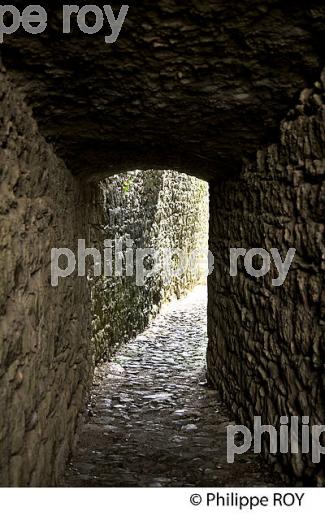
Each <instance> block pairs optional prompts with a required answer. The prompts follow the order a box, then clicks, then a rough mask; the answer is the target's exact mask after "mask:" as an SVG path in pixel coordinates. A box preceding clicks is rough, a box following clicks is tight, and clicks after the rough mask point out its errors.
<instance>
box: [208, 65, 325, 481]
mask: <svg viewBox="0 0 325 520" xmlns="http://www.w3.org/2000/svg"><path fill="white" fill-rule="evenodd" d="M324 84H325V71H324V72H323V74H322V82H321V83H320V82H318V83H316V84H315V86H314V88H313V89H311V90H307V89H306V90H304V91H303V93H302V94H301V98H300V103H299V105H298V106H297V107H296V109H294V110H292V111H291V112H290V113H289V115H288V117H287V119H286V120H285V121H283V122H282V124H281V129H280V139H281V142H280V143H279V144H278V145H272V146H269V147H267V148H264V149H262V150H260V151H259V152H258V154H257V158H256V160H255V161H253V162H252V163H251V164H248V165H247V166H246V167H245V168H244V169H243V171H242V173H241V175H240V176H239V177H237V178H234V179H233V180H229V181H225V182H223V183H216V184H215V185H211V192H210V200H211V205H210V222H211V225H210V250H211V251H212V252H213V254H214V256H215V271H214V273H213V275H212V276H210V278H209V338H210V339H209V349H208V371H209V377H210V379H211V380H212V381H213V382H214V384H215V385H216V386H217V387H218V388H219V389H220V390H221V393H222V397H223V399H224V400H225V401H226V403H227V404H228V407H229V409H230V410H231V412H232V414H233V416H234V417H235V418H236V420H237V421H240V424H247V425H249V426H251V425H252V421H253V416H262V421H263V424H271V425H275V426H279V418H280V416H281V415H283V416H292V415H298V416H303V415H307V416H310V417H311V423H312V424H325V422H324V421H325V416H324V413H325V377H324V354H325V352H324V348H325V341H324V324H325V315H324V311H325V292H324V267H325V266H324V259H325V249H324V223H325V219H324V215H325V211H324V209H325V205H324V202H325V200H324V199H325V186H324V173H325V162H324V157H325V126H324V114H325V111H324V104H323V103H324ZM232 247H238V248H239V247H242V248H246V249H250V248H264V249H266V250H268V251H269V250H270V248H272V247H274V248H278V249H279V251H280V253H281V256H282V258H285V256H286V254H287V252H288V249H289V248H296V250H297V253H296V257H295V260H294V263H293V265H292V267H291V269H290V272H289V275H288V277H287V279H286V281H285V283H284V285H283V286H282V287H273V286H272V285H271V278H273V276H272V274H274V273H271V274H270V275H267V276H266V277H265V278H259V279H256V278H252V277H250V276H249V275H248V274H247V273H246V271H245V270H244V268H243V265H240V267H239V273H238V277H237V278H232V277H230V274H229V256H230V251H229V250H230V248H232ZM279 462H280V463H281V464H282V466H284V467H285V471H286V472H288V473H289V475H291V476H293V477H294V478H296V479H298V481H299V480H303V481H304V482H315V481H317V482H318V483H321V482H324V467H323V466H322V467H320V466H315V465H313V464H311V463H310V457H309V456H307V455H303V456H301V455H292V456H291V457H289V456H286V455H284V456H282V458H281V459H279Z"/></svg>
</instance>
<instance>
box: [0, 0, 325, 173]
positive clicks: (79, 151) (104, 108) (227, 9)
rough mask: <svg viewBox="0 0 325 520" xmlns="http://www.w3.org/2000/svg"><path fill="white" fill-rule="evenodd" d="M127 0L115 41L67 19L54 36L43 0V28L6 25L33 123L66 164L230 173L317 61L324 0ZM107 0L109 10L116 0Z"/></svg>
mask: <svg viewBox="0 0 325 520" xmlns="http://www.w3.org/2000/svg"><path fill="white" fill-rule="evenodd" d="M84 3H85V2H82V3H80V4H81V5H83V4H84ZM93 3H95V4H97V5H103V4H104V3H107V2H93ZM128 3H129V5H130V9H129V13H128V15H127V18H126V22H125V24H124V26H123V29H122V31H121V34H120V36H119V38H118V40H117V42H116V43H114V44H111V45H110V44H105V42H104V36H105V35H106V34H109V32H107V31H108V25H107V26H106V27H105V29H104V30H103V32H102V33H99V34H97V35H92V36H87V35H83V34H82V33H81V32H80V31H79V30H78V28H77V26H76V24H73V25H74V27H76V30H74V32H73V34H71V35H63V34H62V17H61V11H62V2H53V1H52V2H50V3H46V2H40V4H41V5H43V6H44V7H47V11H48V15H49V26H48V29H47V30H46V31H45V32H44V34H42V35H38V36H32V35H28V34H26V33H24V32H21V33H17V34H16V35H12V36H7V37H5V43H4V44H3V45H2V46H1V51H2V57H3V62H4V65H5V66H6V67H7V68H8V69H9V70H12V72H13V75H14V77H15V79H16V82H17V85H18V86H19V88H22V89H23V90H24V91H25V93H26V98H27V101H28V102H29V103H30V104H31V106H32V107H33V110H34V114H35V117H36V119H37V121H38V122H39V125H40V128H41V131H42V133H43V134H44V136H45V137H46V138H47V139H48V140H49V141H51V142H52V143H53V144H54V146H55V148H56V149H57V151H58V153H59V155H60V156H61V157H63V158H64V159H65V160H66V162H67V164H68V165H69V167H70V168H71V170H72V171H73V173H75V174H80V175H88V176H93V175H108V174H111V173H116V172H117V171H121V170H125V169H135V168H138V169H148V168H171V169H178V170H182V171H186V172H188V173H191V174H194V175H198V176H201V177H204V178H206V179H211V178H218V176H219V177H222V176H224V175H231V174H233V173H234V172H236V171H237V170H238V168H239V165H240V162H241V159H242V158H243V157H247V156H249V155H250V154H251V153H253V152H254V151H255V150H256V148H257V147H258V146H260V145H261V144H263V143H266V142H270V141H272V140H274V139H275V138H276V129H277V127H278V124H279V121H280V120H281V118H282V117H283V116H284V115H285V114H286V112H287V110H288V109H289V108H290V107H291V106H292V105H293V103H294V100H295V96H297V95H298V93H299V91H300V90H301V89H302V88H303V87H304V86H305V85H308V84H310V83H311V82H312V81H314V80H315V79H316V78H317V74H318V73H319V70H320V67H321V66H322V47H323V45H324V27H325V5H324V2H323V1H321V2H315V1H306V2H299V1H295V2H292V1H285V2H284V1H283V2H278V1H263V2H261V1H260V0H259V1H248V0H246V1H245V0H242V1H240V2H239V1H238V0H236V1H232V0H230V1H229V0H227V1H226V0H224V1H219V0H209V1H205V0H197V1H196V0H195V1H194V0H192V1H189V2H180V1H179V0H177V1H173V0H159V1H156V2H147V1H141V2H133V3H132V2H128ZM19 4H20V5H22V6H23V7H25V6H26V5H27V4H26V2H24V3H23V2H15V5H16V6H17V7H18V6H19ZM111 5H112V6H113V7H114V6H116V7H117V12H118V9H119V7H120V6H121V3H115V4H112V3H111Z"/></svg>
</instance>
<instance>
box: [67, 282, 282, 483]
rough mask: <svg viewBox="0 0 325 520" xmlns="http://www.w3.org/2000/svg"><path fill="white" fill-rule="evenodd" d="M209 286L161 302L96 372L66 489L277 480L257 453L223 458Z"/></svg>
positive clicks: (226, 420)
mask: <svg viewBox="0 0 325 520" xmlns="http://www.w3.org/2000/svg"><path fill="white" fill-rule="evenodd" d="M206 301H207V295H206V288H205V287H198V288H196V289H195V290H194V291H193V292H192V293H191V294H190V295H188V296H187V297H186V298H184V299H182V300H178V301H174V302H172V303H171V304H170V305H168V306H166V307H165V308H164V309H163V311H162V313H161V314H160V316H158V318H157V319H156V320H155V321H153V323H152V324H151V326H150V327H149V328H148V329H147V330H146V331H145V332H144V333H143V334H141V335H139V336H137V338H136V339H134V340H132V341H130V342H129V343H128V344H127V345H126V346H125V347H124V348H123V349H122V350H121V351H119V352H118V353H117V354H116V355H115V356H114V358H113V360H112V361H111V362H110V363H105V364H103V365H100V366H99V367H98V368H97V369H96V376H95V382H94V387H93V393H92V398H91V403H90V406H89V409H88V417H87V420H86V423H85V424H84V425H83V427H82V429H81V435H80V440H79V444H78V448H77V451H76V454H75V458H74V459H73V461H72V463H71V464H69V465H68V469H67V472H66V477H65V482H64V485H65V486H78V487H79V486H87V487H89V486H96V487H97V486H98V487H102V486H108V487H111V486H112V487H115V486H116V487H119V486H123V487H124V486H125V487H129V486H132V487H136V486H140V487H146V486H149V487H160V486H162V487H187V486H229V487H230V486H252V487H253V486H271V485H281V481H279V479H278V480H275V478H276V477H274V476H273V475H272V474H271V473H270V469H266V468H265V466H264V464H263V463H262V462H261V461H260V459H259V458H257V457H256V455H254V454H252V453H249V454H246V455H241V456H237V457H236V459H235V463H234V464H228V463H227V461H226V453H227V449H226V426H227V425H228V424H229V418H228V417H227V415H226V412H225V410H224V408H223V406H222V404H221V403H220V402H219V399H218V393H217V391H215V390H211V389H209V388H208V386H207V384H206V380H205V354H206V345H207V335H206Z"/></svg>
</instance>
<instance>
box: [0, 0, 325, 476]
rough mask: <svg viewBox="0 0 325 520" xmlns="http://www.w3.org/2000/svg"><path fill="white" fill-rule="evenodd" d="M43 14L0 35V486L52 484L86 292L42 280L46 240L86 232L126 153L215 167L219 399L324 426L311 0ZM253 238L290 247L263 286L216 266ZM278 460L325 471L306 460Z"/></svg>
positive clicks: (206, 169)
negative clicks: (70, 26) (101, 16)
mask: <svg viewBox="0 0 325 520" xmlns="http://www.w3.org/2000/svg"><path fill="white" fill-rule="evenodd" d="M49 11H50V13H51V22H50V26H49V31H47V32H46V33H44V35H42V36H40V37H39V38H33V39H30V38H29V37H25V36H24V35H23V34H19V35H15V36H14V37H12V39H8V40H7V41H6V43H5V45H4V46H3V47H2V48H1V54H2V61H3V66H2V69H1V85H0V92H1V95H0V100H1V114H0V117H1V129H0V138H1V152H0V176H1V177H0V178H1V216H0V218H1V251H2V254H1V271H2V273H3V277H2V281H1V300H0V312H1V314H0V322H1V340H2V345H3V348H2V353H1V356H2V359H1V378H2V395H3V399H1V416H2V417H4V418H5V419H4V420H3V421H2V423H1V425H0V428H1V430H0V432H1V439H2V440H3V441H2V444H1V462H2V463H1V479H0V480H1V483H2V484H3V485H23V484H26V485H38V484H39V483H40V482H42V483H48V484H55V483H56V482H57V479H58V476H59V475H60V473H61V472H62V468H63V466H64V463H65V461H66V459H67V456H68V454H69V452H70V450H71V448H72V445H73V439H74V432H75V427H76V421H77V416H78V413H79V411H80V409H81V408H82V406H83V403H84V401H85V397H86V392H87V388H88V384H89V381H90V379H91V373H92V355H91V351H90V349H89V326H90V314H89V310H88V307H87V305H84V302H88V301H89V290H88V288H87V285H86V283H84V282H83V281H82V280H81V279H78V278H76V279H74V280H73V283H72V282H71V280H70V281H69V280H67V281H66V282H65V283H64V284H63V285H62V287H61V288H60V290H59V291H57V292H55V293H53V291H52V288H51V287H50V285H49V274H48V273H49V270H48V268H49V258H50V251H51V247H57V244H58V242H60V243H62V242H64V244H65V245H66V246H67V247H71V248H73V247H74V246H73V244H74V243H75V242H76V239H77V238H78V236H80V233H81V234H82V235H83V236H88V233H89V228H88V222H89V221H90V220H91V217H90V215H92V217H93V215H94V208H93V205H94V203H96V187H95V186H94V185H89V184H87V182H89V181H90V180H95V179H99V178H102V177H103V176H104V177H105V176H107V175H111V174H113V173H115V172H117V171H121V170H126V169H130V168H139V169H147V168H157V167H161V165H162V164H163V165H164V166H165V167H168V168H170V169H177V170H180V171H186V172H188V173H189V174H193V175H198V176H200V177H202V178H204V179H206V180H208V181H209V182H210V186H211V203H210V220H211V226H210V247H211V250H212V252H213V253H214V255H215V258H216V270H215V274H214V276H213V277H211V279H210V282H209V283H210V288H209V337H210V346H209V372H210V377H211V380H213V381H214V382H215V384H216V385H218V387H219V388H220V389H221V391H222V393H223V398H224V400H225V402H226V403H227V404H228V407H229V409H230V410H231V411H232V413H233V414H234V415H235V416H236V417H238V419H239V420H240V421H242V422H244V423H245V424H251V422H252V417H253V416H254V415H261V416H262V418H263V420H264V421H265V422H270V423H274V422H276V421H277V420H278V418H279V416H280V415H298V416H301V415H308V416H310V417H311V418H312V421H313V422H316V423H318V424H324V401H323V395H324V392H323V388H324V380H323V375H322V367H323V343H324V328H323V326H324V315H323V311H324V304H323V298H324V295H323V292H322V289H321V282H322V278H323V271H322V269H323V264H322V262H323V252H324V245H323V231H324V221H323V189H324V188H323V177H324V107H323V100H324V81H325V79H324V72H323V73H321V67H322V65H323V53H322V46H321V45H320V43H321V42H322V39H323V37H324V7H323V6H322V2H318V1H313V2H311V3H310V2H309V3H308V7H305V6H304V3H302V5H299V6H297V5H296V3H294V2H287V3H286V6H285V7H284V6H280V5H279V4H278V2H276V1H270V2H267V4H266V5H264V4H263V6H260V3H259V2H251V1H248V0H247V1H245V2H241V3H240V4H238V3H237V2H230V3H229V2H228V3H227V4H226V5H220V2H217V1H216V2H212V3H211V2H208V3H204V2H203V3H202V2H200V5H198V3H197V2H192V3H191V6H190V7H182V6H180V5H179V4H176V2H170V1H167V0H162V1H161V2H158V4H155V6H152V5H149V3H147V2H144V3H142V5H141V7H139V6H136V7H134V8H133V9H131V10H130V18H129V19H128V23H127V24H126V25H125V28H124V29H123V32H122V33H121V39H120V40H119V44H118V45H116V46H114V47H104V46H103V44H102V41H101V39H100V40H97V39H96V38H90V39H89V38H87V37H85V38H80V35H79V34H78V35H75V34H74V35H71V36H69V37H63V36H62V37H60V36H59V35H58V32H57V27H58V24H59V21H58V9H57V8H56V6H55V5H54V6H51V8H50V10H49ZM4 67H5V68H4ZM7 71H8V72H7ZM306 87H308V88H306ZM301 91H302V94H301V96H300V98H299V95H300V93H301ZM23 98H24V100H23ZM27 106H29V107H31V108H32V110H33V114H32V112H31V108H27ZM295 107H296V108H295ZM290 109H291V111H290V112H288V111H289V110H290ZM281 120H282V123H281ZM270 143H275V144H270ZM256 152H257V156H256V158H255V159H254V157H255V154H256ZM63 161H64V162H63ZM240 171H241V172H242V173H241V174H240ZM71 172H72V174H73V175H71ZM67 222H69V225H67ZM256 245H257V246H259V247H265V248H266V249H268V248H270V247H277V248H279V250H280V251H282V252H285V250H286V248H288V247H291V246H292V247H295V248H296V249H297V261H296V263H295V265H294V269H293V270H292V271H291V272H290V276H289V278H288V281H287V283H286V285H285V286H283V287H282V288H280V289H279V290H277V291H275V290H274V289H272V288H271V287H270V286H269V282H268V281H267V280H263V281H261V283H258V284H256V281H252V280H251V279H249V277H247V276H246V274H245V273H244V271H241V272H240V274H239V277H238V278H237V279H230V278H229V277H228V276H227V275H225V273H226V271H227V266H228V261H229V258H228V253H229V251H228V250H229V247H244V248H250V247H256ZM80 320H81V321H82V322H83V323H84V328H83V329H82V330H81V329H80V327H79V325H78V324H79V323H80ZM225 373H226V374H227V378H225V377H224V374H225ZM276 464H281V465H282V467H283V468H285V471H286V472H288V473H289V474H291V475H292V476H294V477H295V478H296V479H298V480H299V479H303V480H304V481H315V479H316V480H317V481H318V482H319V483H322V482H323V466H322V465H317V466H314V465H312V464H311V463H310V460H309V459H307V458H305V459H303V460H302V459H301V458H299V457H289V456H284V457H281V458H279V457H278V458H277V459H276Z"/></svg>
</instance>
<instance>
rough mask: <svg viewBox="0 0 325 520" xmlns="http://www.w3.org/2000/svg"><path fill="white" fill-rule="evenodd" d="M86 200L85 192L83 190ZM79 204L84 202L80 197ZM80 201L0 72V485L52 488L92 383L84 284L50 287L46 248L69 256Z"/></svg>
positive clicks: (83, 216) (76, 187)
mask: <svg viewBox="0 0 325 520" xmlns="http://www.w3.org/2000/svg"><path fill="white" fill-rule="evenodd" d="M87 192H88V193H89V188H87ZM87 198H89V195H87ZM88 220H89V218H88V216H87V200H86V196H85V194H84V193H83V189H82V188H81V184H80V182H79V181H78V180H76V179H75V178H73V177H72V175H71V174H70V173H69V171H68V170H67V169H66V167H65V166H64V164H63V163H62V161H60V160H58V159H57V157H56V156H55V154H54V152H53V150H52V147H51V146H49V145H47V144H46V142H45V141H44V139H43V138H42V137H41V136H40V134H39V132H38V129H37V125H36V123H35V122H34V120H33V118H32V116H31V113H30V111H29V110H28V109H27V108H26V106H25V105H24V103H23V101H22V100H21V97H20V95H19V94H18V93H17V90H16V88H15V87H13V86H12V85H11V84H10V83H9V80H8V77H7V75H6V74H5V73H4V71H0V272H1V276H0V417H1V420H0V485H1V486H39V485H53V484H55V483H57V478H58V476H59V474H60V473H61V472H62V469H63V467H64V463H65V461H66V458H67V456H68V454H69V452H70V450H71V447H72V444H73V439H74V433H75V428H76V422H77V417H78V412H79V411H80V409H81V408H82V405H83V402H84V399H85V396H86V390H87V387H88V383H89V382H90V379H91V374H92V364H93V361H92V353H91V350H90V348H89V338H90V325H91V322H90V298H89V296H90V295H89V290H88V288H87V283H86V280H85V279H83V278H77V277H75V276H71V277H69V278H66V279H64V280H61V281H60V284H59V287H57V288H53V287H51V281H50V275H51V270H50V260H51V248H53V247H69V248H71V249H72V250H73V251H74V250H75V247H76V243H77V238H81V237H84V236H85V234H86V226H87V221H88Z"/></svg>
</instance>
